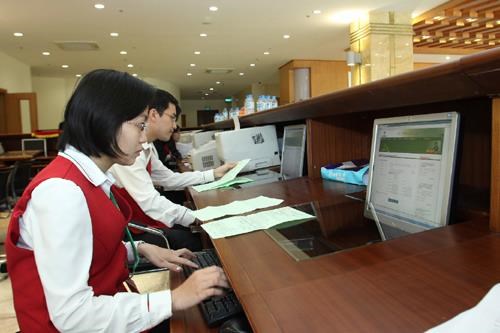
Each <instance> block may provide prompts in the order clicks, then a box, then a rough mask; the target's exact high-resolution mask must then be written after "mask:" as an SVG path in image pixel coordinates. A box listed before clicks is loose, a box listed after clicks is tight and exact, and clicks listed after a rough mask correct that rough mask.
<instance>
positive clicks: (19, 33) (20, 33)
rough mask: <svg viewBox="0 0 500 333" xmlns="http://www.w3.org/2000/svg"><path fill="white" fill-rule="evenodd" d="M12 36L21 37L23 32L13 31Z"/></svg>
mask: <svg viewBox="0 0 500 333" xmlns="http://www.w3.org/2000/svg"><path fill="white" fill-rule="evenodd" d="M14 36H16V37H23V36H24V34H23V33H22V32H14Z"/></svg>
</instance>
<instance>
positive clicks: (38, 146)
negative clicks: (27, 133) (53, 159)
mask: <svg viewBox="0 0 500 333" xmlns="http://www.w3.org/2000/svg"><path fill="white" fill-rule="evenodd" d="M21 150H23V151H24V150H40V151H42V152H43V155H44V156H47V141H46V140H45V139H43V138H42V139H22V140H21Z"/></svg>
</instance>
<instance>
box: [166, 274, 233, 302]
mask: <svg viewBox="0 0 500 333" xmlns="http://www.w3.org/2000/svg"><path fill="white" fill-rule="evenodd" d="M222 288H229V284H228V282H227V277H226V275H225V274H224V271H223V270H222V268H220V267H217V266H211V267H207V268H204V269H200V270H198V271H196V272H194V273H193V274H191V276H190V277H189V278H188V279H187V280H186V281H184V283H183V284H181V285H180V286H179V287H178V288H176V289H174V290H173V291H172V310H173V311H177V310H185V309H187V308H189V307H191V306H193V305H196V304H198V303H200V302H201V301H203V300H204V299H205V298H208V297H211V296H216V295H217V296H219V295H222V294H224V291H223V289H222Z"/></svg>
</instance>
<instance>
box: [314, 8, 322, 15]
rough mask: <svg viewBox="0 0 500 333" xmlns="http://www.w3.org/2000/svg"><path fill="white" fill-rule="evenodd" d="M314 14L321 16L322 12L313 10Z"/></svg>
mask: <svg viewBox="0 0 500 333" xmlns="http://www.w3.org/2000/svg"><path fill="white" fill-rule="evenodd" d="M313 14H316V15H319V14H321V10H319V9H315V10H313Z"/></svg>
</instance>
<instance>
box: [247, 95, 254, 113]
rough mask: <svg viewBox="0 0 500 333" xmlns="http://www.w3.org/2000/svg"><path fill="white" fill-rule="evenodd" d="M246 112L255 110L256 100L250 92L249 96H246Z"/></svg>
mask: <svg viewBox="0 0 500 333" xmlns="http://www.w3.org/2000/svg"><path fill="white" fill-rule="evenodd" d="M245 112H246V113H247V114H250V113H254V112H255V102H254V100H253V96H252V95H251V94H248V95H247V97H246V98H245Z"/></svg>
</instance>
